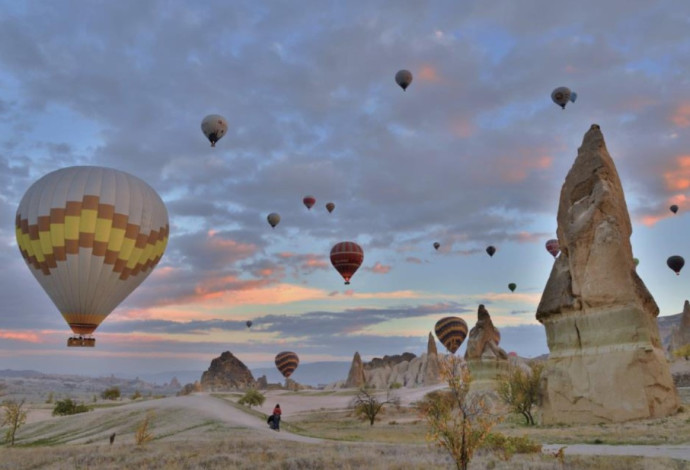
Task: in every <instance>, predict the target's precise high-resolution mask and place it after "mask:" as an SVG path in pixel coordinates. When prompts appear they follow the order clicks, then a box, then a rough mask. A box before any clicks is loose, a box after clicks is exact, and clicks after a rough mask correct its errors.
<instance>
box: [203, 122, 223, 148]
mask: <svg viewBox="0 0 690 470" xmlns="http://www.w3.org/2000/svg"><path fill="white" fill-rule="evenodd" d="M227 131H228V121H226V119H225V118H224V117H223V116H221V115H219V114H209V115H208V116H206V117H205V118H204V120H203V121H201V132H203V133H204V135H205V136H206V138H207V139H208V140H209V142H211V147H215V146H216V142H218V141H219V140H220V139H222V138H223V136H224V135H225V133H226V132H227Z"/></svg>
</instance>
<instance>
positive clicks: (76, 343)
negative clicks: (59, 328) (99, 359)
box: [67, 336, 96, 348]
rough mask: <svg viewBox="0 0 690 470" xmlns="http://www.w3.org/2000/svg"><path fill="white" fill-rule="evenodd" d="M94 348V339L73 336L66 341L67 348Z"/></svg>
mask: <svg viewBox="0 0 690 470" xmlns="http://www.w3.org/2000/svg"><path fill="white" fill-rule="evenodd" d="M94 346H96V338H84V337H82V336H73V337H71V338H68V339H67V347H69V348H93V347H94Z"/></svg>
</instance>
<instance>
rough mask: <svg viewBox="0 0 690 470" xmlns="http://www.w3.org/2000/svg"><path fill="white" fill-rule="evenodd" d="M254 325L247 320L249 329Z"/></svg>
mask: <svg viewBox="0 0 690 470" xmlns="http://www.w3.org/2000/svg"><path fill="white" fill-rule="evenodd" d="M252 324H253V323H252V321H251V320H247V323H246V325H247V328H251V327H252Z"/></svg>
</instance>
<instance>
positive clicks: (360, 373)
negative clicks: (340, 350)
mask: <svg viewBox="0 0 690 470" xmlns="http://www.w3.org/2000/svg"><path fill="white" fill-rule="evenodd" d="M366 383H367V379H366V376H365V375H364V364H362V358H361V357H360V356H359V352H355V356H354V357H353V358H352V365H351V366H350V372H349V373H348V374H347V380H346V381H345V387H349V388H362V387H364V385H365V384H366Z"/></svg>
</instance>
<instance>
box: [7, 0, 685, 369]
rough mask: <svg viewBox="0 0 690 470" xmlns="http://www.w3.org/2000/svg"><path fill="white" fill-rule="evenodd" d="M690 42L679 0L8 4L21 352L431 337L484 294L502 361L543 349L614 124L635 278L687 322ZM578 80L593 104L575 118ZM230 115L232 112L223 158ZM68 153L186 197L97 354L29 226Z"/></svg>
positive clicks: (10, 245) (43, 354)
mask: <svg viewBox="0 0 690 470" xmlns="http://www.w3.org/2000/svg"><path fill="white" fill-rule="evenodd" d="M518 5H519V6H518ZM689 32H690V2H687V1H685V0H676V1H671V0H666V1H664V0H660V1H657V2H649V1H647V0H611V1H601V0H596V1H595V0H592V1H589V0H585V1H581V2H565V1H546V0H544V1H536V0H524V1H522V0H521V1H520V2H516V1H514V0H503V1H501V0H497V1H492V2H485V1H479V0H475V1H462V2H460V1H457V0H445V1H422V0H419V1H398V0H391V1H381V2H378V1H359V0H358V1H348V2H323V1H320V0H305V1H299V2H287V1H273V2H255V1H233V2H228V1H220V0H218V1H216V0H208V1H205V2H202V3H199V2H185V1H174V0H173V1H143V2H142V1H139V0H136V1H135V0H131V1H117V2H91V1H86V0H80V1H76V0H75V1H62V0H61V1H55V2H47V1H44V2H21V1H14V0H0V220H1V221H3V222H2V224H0V262H2V266H3V269H2V270H0V292H1V293H2V294H1V295H2V299H3V301H2V303H0V369H5V368H12V369H35V370H39V371H42V372H59V373H80V374H91V375H98V374H110V373H115V372H121V371H128V372H131V373H143V372H156V371H166V370H200V371H201V370H204V369H206V368H207V367H208V365H209V362H210V360H211V359H212V358H214V357H216V356H218V355H219V354H220V353H221V352H222V351H226V350H229V351H231V352H232V353H233V354H235V355H236V356H237V357H239V358H240V359H241V360H242V361H244V362H245V364H247V365H248V366H249V367H264V366H269V365H272V364H273V358H274V356H275V355H276V354H277V353H278V352H280V351H284V350H291V351H294V352H296V353H297V354H298V355H299V356H300V359H301V361H302V363H309V362H317V361H334V360H335V361H349V360H351V359H352V356H353V354H354V353H355V351H359V353H360V354H361V355H362V357H363V359H364V360H369V359H371V358H372V357H375V356H382V355H384V354H400V353H402V352H404V351H409V352H413V353H415V354H420V353H422V352H423V351H425V349H426V342H427V336H428V334H429V332H430V331H431V330H432V329H433V325H434V323H435V322H436V321H437V320H438V319H440V318H441V317H443V316H448V315H459V316H461V317H463V318H464V319H465V320H466V321H467V323H468V324H469V325H470V327H471V326H472V325H474V323H475V321H476V311H477V306H478V305H479V304H480V303H483V304H485V305H486V307H487V309H488V311H489V312H490V314H491V316H492V318H493V321H494V324H495V325H496V326H498V327H499V329H500V330H501V336H502V342H501V346H502V347H503V348H504V349H505V350H506V351H516V352H518V353H519V354H520V355H522V356H528V357H532V356H536V355H539V354H543V353H547V352H548V348H547V346H546V338H545V333H544V329H543V327H542V326H541V325H540V324H539V323H538V322H537V321H536V320H535V312H536V307H537V304H538V303H539V299H540V297H541V292H542V290H543V288H544V286H545V284H546V281H547V279H548V276H549V272H550V270H551V267H552V265H553V258H552V256H551V255H550V254H549V253H548V252H547V251H546V249H545V247H544V244H545V242H546V240H548V239H550V238H554V237H555V232H556V211H557V208H558V199H559V194H560V189H561V186H562V184H563V181H564V179H565V176H566V174H567V172H568V170H569V168H570V167H571V165H572V163H573V161H574V159H575V156H576V155H577V148H578V147H579V146H580V144H581V142H582V137H583V135H584V133H585V132H586V131H587V129H589V126H590V125H591V124H592V123H597V124H599V125H600V126H601V129H602V132H603V134H604V137H605V139H606V143H607V146H608V150H609V152H610V153H611V155H612V157H613V159H614V162H615V163H616V165H617V168H618V172H619V174H620V177H621V181H622V184H623V188H624V191H625V195H626V199H627V203H628V209H629V211H630V216H631V219H632V223H633V231H634V233H633V236H632V246H633V253H634V256H636V257H638V258H639V259H640V265H639V267H638V273H639V275H640V277H641V278H642V280H643V281H644V282H645V284H646V285H647V287H648V288H649V290H650V292H651V293H652V295H653V296H654V298H655V299H656V301H657V303H658V305H659V307H660V309H661V315H672V314H676V313H679V312H680V311H681V310H682V306H683V302H684V300H685V299H686V298H689V297H690V281H688V276H690V271H689V272H681V275H680V276H676V275H674V274H673V272H672V271H671V270H669V269H668V268H667V266H666V259H667V258H668V257H669V256H671V255H682V256H685V257H686V259H688V260H689V261H690V242H689V241H688V234H689V233H690V200H689V199H688V198H689V197H690V60H689V58H690V34H689ZM400 69H408V70H410V71H411V72H412V73H413V75H414V80H413V82H412V84H411V85H410V87H409V88H408V89H407V91H406V92H403V91H402V90H401V89H400V88H399V87H398V86H397V85H396V84H395V81H394V76H395V73H396V72H397V71H398V70H400ZM558 86H568V87H570V88H571V89H572V90H573V91H575V92H577V94H578V99H577V101H576V102H575V103H570V104H569V105H568V106H567V108H566V109H565V110H561V109H560V107H558V106H556V105H555V104H554V103H553V102H552V101H551V98H550V94H551V91H552V90H553V89H554V88H556V87H558ZM208 114H221V115H223V116H224V117H225V118H226V119H227V121H228V123H229V129H228V133H227V135H226V136H225V137H223V138H222V140H220V141H219V142H218V144H217V146H216V147H215V148H211V147H210V146H209V143H208V141H207V140H206V139H205V137H204V135H203V134H202V132H201V130H200V123H201V120H202V119H203V117H204V116H206V115H208ZM73 165H99V166H106V167H112V168H117V169H119V170H123V171H126V172H128V173H131V174H134V175H136V176H138V177H140V178H141V179H143V180H145V181H146V182H148V183H149V184H150V185H151V186H152V187H153V188H155V189H156V191H157V192H158V193H159V194H160V195H161V197H162V199H163V201H164V202H165V204H166V206H167V209H168V212H169V215H170V239H169V244H168V248H167V251H166V253H165V254H164V256H163V259H162V261H161V262H160V264H159V265H158V267H157V268H156V269H155V270H154V272H153V273H152V274H151V275H150V276H149V278H148V279H147V280H146V281H144V283H143V284H142V285H141V286H140V287H139V288H138V289H137V290H136V291H135V292H134V293H133V294H132V295H131V296H130V297H128V298H127V299H126V300H125V301H124V302H123V303H122V304H121V305H120V307H119V308H117V309H116V310H115V311H114V312H113V313H112V314H111V315H110V316H109V317H108V318H107V319H106V321H105V322H104V323H103V324H102V325H101V326H100V327H99V329H98V330H97V331H96V335H95V336H96V338H97V346H96V348H94V349H90V348H69V349H68V348H67V347H66V346H65V343H66V339H67V337H68V336H70V333H71V332H70V330H69V328H68V326H67V324H66V323H65V321H64V320H63V318H62V316H61V315H60V313H59V312H58V311H57V309H56V308H55V306H54V305H53V303H52V302H51V301H50V299H49V298H48V296H47V295H46V294H44V293H43V291H42V290H41V289H40V287H39V285H38V283H37V282H36V280H35V279H34V277H33V276H32V274H31V273H30V271H29V269H28V268H27V266H26V263H25V262H24V260H23V259H22V257H21V255H20V253H19V250H18V248H17V243H16V240H15V231H14V220H15V213H16V210H17V205H18V203H19V201H20V199H21V197H22V195H23V194H24V192H25V191H26V190H27V189H28V187H29V186H30V185H31V184H32V183H33V182H34V181H35V180H37V179H38V178H40V177H41V176H43V175H44V174H46V173H48V172H51V171H53V170H56V169H58V168H62V167H66V166H73ZM305 195H313V196H314V197H315V198H316V205H315V206H314V208H312V209H311V210H310V211H309V210H307V209H306V208H305V207H304V206H303V205H302V198H303V197H304V196H305ZM329 201H332V202H334V203H335V205H336V208H335V210H334V211H333V213H331V214H329V213H328V212H327V211H326V209H325V207H324V205H325V203H326V202H329ZM671 204H677V205H678V206H679V207H680V210H679V211H678V214H677V215H674V214H672V213H671V212H670V211H669V206H670V205H671ZM270 212H278V213H279V214H280V215H281V218H282V220H281V222H280V224H279V225H278V226H277V227H276V228H275V229H271V227H270V226H269V225H268V223H267V221H266V216H267V215H268V214H269V213H270ZM344 240H352V241H356V242H357V243H359V244H360V245H361V246H362V247H363V249H364V252H365V255H364V263H363V265H362V267H361V268H360V270H359V271H358V272H357V273H356V274H355V276H354V277H353V279H352V284H351V285H350V286H345V285H343V281H342V278H341V277H340V276H339V275H338V273H337V272H336V271H335V270H334V269H333V267H332V266H331V265H330V261H329V257H328V255H329V252H330V249H331V247H332V246H333V245H334V244H335V243H337V242H339V241H344ZM436 241H438V242H439V243H440V244H441V248H440V249H439V250H438V251H435V250H434V248H433V243H434V242H436ZM488 245H495V246H496V247H497V252H496V254H495V255H494V256H493V257H491V258H490V257H489V256H488V255H487V254H486V253H485V248H486V247H487V246H488ZM686 269H690V268H686ZM511 282H515V283H516V284H517V289H516V290H515V292H513V293H511V292H510V291H509V289H508V287H507V286H508V283H511ZM247 320H252V321H253V323H254V324H253V326H252V328H251V329H247V327H246V326H245V322H246V321H247ZM439 347H440V346H439ZM463 352H464V348H463V349H461V350H460V353H463ZM293 378H294V379H295V380H297V381H299V369H297V371H296V372H295V373H294V375H293Z"/></svg>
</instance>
